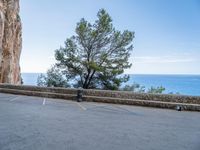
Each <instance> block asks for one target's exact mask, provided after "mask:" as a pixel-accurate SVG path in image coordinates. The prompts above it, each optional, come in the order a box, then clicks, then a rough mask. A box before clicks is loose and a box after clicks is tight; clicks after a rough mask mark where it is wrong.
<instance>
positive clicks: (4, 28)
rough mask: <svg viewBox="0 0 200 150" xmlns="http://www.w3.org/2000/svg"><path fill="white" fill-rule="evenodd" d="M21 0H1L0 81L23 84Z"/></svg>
mask: <svg viewBox="0 0 200 150" xmlns="http://www.w3.org/2000/svg"><path fill="white" fill-rule="evenodd" d="M21 35H22V25H21V20H20V16H19V0H0V83H10V84H21V75H20V66H19V60H20V54H21V49H22V36H21Z"/></svg>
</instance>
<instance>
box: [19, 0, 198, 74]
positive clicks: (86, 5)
mask: <svg viewBox="0 0 200 150" xmlns="http://www.w3.org/2000/svg"><path fill="white" fill-rule="evenodd" d="M20 7H21V10H20V15H21V19H22V24H23V30H22V32H23V35H22V36H23V49H22V54H21V59H20V64H21V71H22V72H23V73H44V72H46V71H47V69H48V68H50V67H51V65H53V64H54V63H55V59H54V52H55V50H56V49H59V48H60V47H61V46H64V41H65V40H66V39H67V38H69V37H70V36H72V35H74V34H75V27H76V24H77V22H79V21H80V19H81V18H85V19H86V20H88V21H89V22H91V23H93V22H94V21H95V20H96V19H97V16H96V15H97V12H98V11H99V9H101V8H104V9H106V11H107V12H108V13H109V14H110V16H111V17H112V19H113V24H114V27H115V28H116V29H117V30H121V31H123V30H130V31H134V32H135V38H134V40H133V46H134V49H133V52H132V55H131V57H130V59H129V61H130V62H131V63H132V64H133V65H132V67H131V68H130V69H128V70H126V71H125V73H129V74H200V0H109V1H108V0H56V1H55V0H54V1H53V0H40V1H38V0H20Z"/></svg>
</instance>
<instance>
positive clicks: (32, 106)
mask: <svg viewBox="0 0 200 150" xmlns="http://www.w3.org/2000/svg"><path fill="white" fill-rule="evenodd" d="M0 150H200V113H199V112H177V111H174V110H166V109H165V110H164V109H153V108H145V107H134V106H122V105H111V104H100V103H98V104H97V103H87V102H83V103H76V102H72V101H64V100H55V99H44V98H38V97H28V96H16V95H9V94H0Z"/></svg>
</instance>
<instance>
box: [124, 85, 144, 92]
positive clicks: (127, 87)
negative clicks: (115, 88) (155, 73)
mask: <svg viewBox="0 0 200 150" xmlns="http://www.w3.org/2000/svg"><path fill="white" fill-rule="evenodd" d="M122 91H132V92H138V93H144V92H145V86H141V85H140V84H138V83H133V84H132V85H125V87H123V88H122Z"/></svg>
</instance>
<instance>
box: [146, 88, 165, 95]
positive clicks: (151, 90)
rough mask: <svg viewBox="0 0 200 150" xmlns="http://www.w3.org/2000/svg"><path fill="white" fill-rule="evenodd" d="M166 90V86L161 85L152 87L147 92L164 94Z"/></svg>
mask: <svg viewBox="0 0 200 150" xmlns="http://www.w3.org/2000/svg"><path fill="white" fill-rule="evenodd" d="M164 91H165V88H164V87H162V86H159V87H151V88H150V89H148V91H147V93H152V94H162V93H163V92H164Z"/></svg>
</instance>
